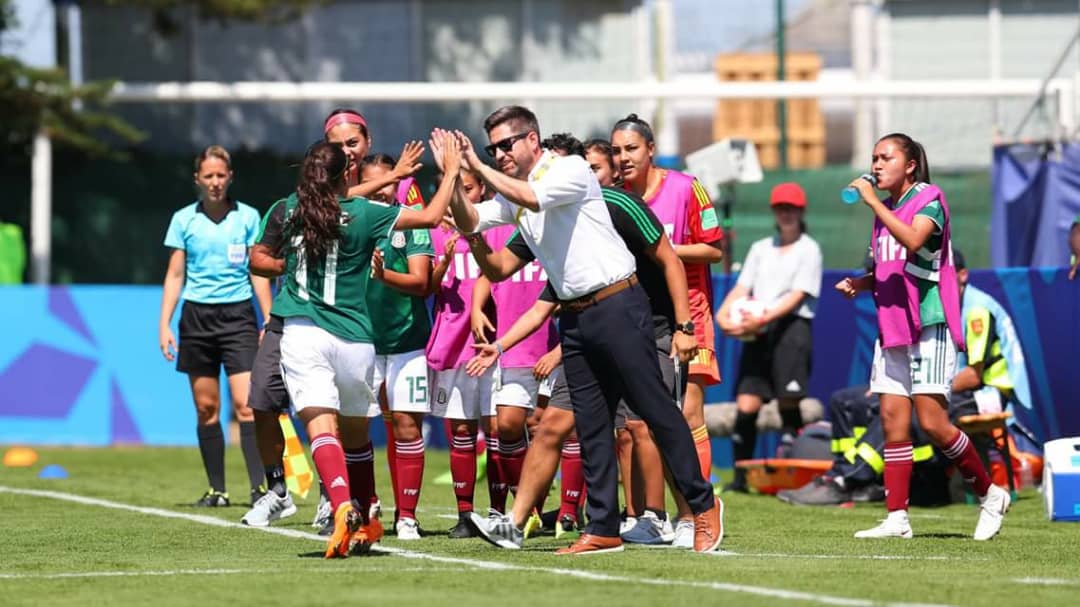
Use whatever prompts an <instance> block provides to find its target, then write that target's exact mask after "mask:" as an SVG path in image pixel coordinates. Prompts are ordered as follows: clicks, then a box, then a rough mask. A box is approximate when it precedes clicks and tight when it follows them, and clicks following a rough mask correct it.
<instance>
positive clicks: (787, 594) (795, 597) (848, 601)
mask: <svg viewBox="0 0 1080 607" xmlns="http://www.w3.org/2000/svg"><path fill="white" fill-rule="evenodd" d="M0 493H11V494H14V495H27V496H32V497H44V498H49V499H55V500H61V501H66V502H73V503H76V504H84V505H87V506H99V507H102V508H111V509H114V510H125V511H128V512H135V513H137V514H149V515H153V516H160V517H163V518H172V519H180V520H185V521H191V522H194V523H202V524H204V525H211V526H214V527H228V528H235V529H248V530H253V531H261V532H264V533H271V534H274V535H281V536H285V537H291V538H297V539H307V540H314V541H317V542H319V543H325V542H326V538H324V537H321V536H319V535H317V534H314V533H308V532H305V531H296V530H294V529H282V528H280V527H249V526H247V525H241V524H240V523H234V522H232V521H226V520H223V519H219V518H216V517H213V516H205V515H200V514H188V513H185V512H174V511H172V510H164V509H162V508H148V507H143V506H132V505H130V504H123V503H120V502H113V501H109V500H103V499H98V498H93V497H84V496H81V495H76V494H73V493H63V492H60V491H43V490H39V489H19V488H15V487H6V486H2V485H0ZM372 550H373V551H378V552H385V553H388V554H394V555H397V556H401V557H404V558H409V559H419V560H426V561H432V562H436V563H451V564H455V565H462V566H466V567H472V568H475V569H486V570H494V571H526V572H535V573H547V574H551V575H560V576H566V577H573V578H578V579H585V580H592V581H600V582H619V583H622V584H640V585H645V586H670V587H684V588H704V589H708V590H720V591H724V592H740V593H743V594H753V595H757V596H764V597H770V598H774V599H787V600H792V601H807V602H813V603H820V604H823V605H840V606H843V607H873V606H874V605H879V604H880V603H877V602H875V601H872V600H869V599H855V598H847V597H841V596H832V595H827V594H816V593H812V592H802V591H798V590H784V589H782V588H770V587H767V586H750V585H747V584H735V583H730V582H695V581H690V580H669V579H653V578H635V577H624V576H618V575H609V574H606V573H596V572H590V571H580V570H577V569H561V568H555V567H533V566H523V565H514V564H511V563H498V562H494V561H480V560H474V559H467V558H458V557H449V556H439V555H435V554H428V553H424V552H414V551H411V550H404V549H401V548H392V547H389V546H376V547H374V548H372ZM571 558H573V557H571ZM583 558H587V557H583ZM885 605H886V606H887V607H910V606H911V605H914V603H902V602H901V603H886V604H885ZM920 607H946V606H941V605H932V604H926V605H920Z"/></svg>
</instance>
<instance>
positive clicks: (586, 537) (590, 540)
mask: <svg viewBox="0 0 1080 607" xmlns="http://www.w3.org/2000/svg"><path fill="white" fill-rule="evenodd" d="M622 551H623V545H622V538H620V537H618V536H616V537H603V536H600V535H590V534H588V533H584V534H582V535H581V537H579V538H578V539H577V541H576V542H574V543H573V544H570V545H569V546H567V547H566V548H560V549H558V550H556V551H555V554H602V553H604V552H622Z"/></svg>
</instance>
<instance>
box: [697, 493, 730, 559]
mask: <svg viewBox="0 0 1080 607" xmlns="http://www.w3.org/2000/svg"><path fill="white" fill-rule="evenodd" d="M713 499H714V500H715V501H714V502H713V507H712V508H709V509H708V510H706V511H705V512H702V513H701V514H695V515H694V552H712V551H714V550H716V549H718V548H719V547H720V542H722V541H724V501H723V500H721V499H720V498H718V497H717V498H713Z"/></svg>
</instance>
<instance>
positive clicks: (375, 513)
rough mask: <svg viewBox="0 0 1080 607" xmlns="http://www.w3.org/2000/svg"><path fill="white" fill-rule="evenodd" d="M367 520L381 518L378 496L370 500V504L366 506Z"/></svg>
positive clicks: (380, 505)
mask: <svg viewBox="0 0 1080 607" xmlns="http://www.w3.org/2000/svg"><path fill="white" fill-rule="evenodd" d="M368 520H369V521H378V520H382V502H381V501H379V498H375V501H373V502H371V505H370V506H368ZM395 522H397V521H395Z"/></svg>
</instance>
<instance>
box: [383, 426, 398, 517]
mask: <svg viewBox="0 0 1080 607" xmlns="http://www.w3.org/2000/svg"><path fill="white" fill-rule="evenodd" d="M382 419H383V426H384V427H385V428H386V466H387V468H388V469H389V470H390V488H391V489H392V490H393V492H394V499H395V500H396V499H397V494H398V479H397V453H396V444H395V441H394V414H393V413H391V412H390V411H386V412H384V413H383V414H382ZM395 506H396V504H395Z"/></svg>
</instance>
